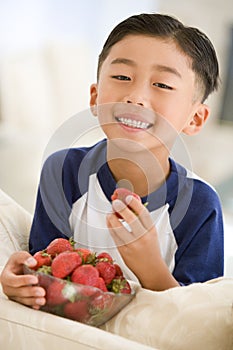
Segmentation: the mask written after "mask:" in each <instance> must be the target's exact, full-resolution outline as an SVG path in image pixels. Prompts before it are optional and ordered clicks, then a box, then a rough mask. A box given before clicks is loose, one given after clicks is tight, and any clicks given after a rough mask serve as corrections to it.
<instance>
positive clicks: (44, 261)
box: [32, 250, 52, 270]
mask: <svg viewBox="0 0 233 350" xmlns="http://www.w3.org/2000/svg"><path fill="white" fill-rule="evenodd" d="M33 258H35V259H36V261H37V265H36V266H34V267H33V268H32V270H37V269H38V268H39V267H41V266H43V265H45V266H50V265H51V262H52V259H51V256H50V255H49V254H48V253H46V252H45V251H44V250H40V251H39V252H36V253H35V254H34V255H33Z"/></svg>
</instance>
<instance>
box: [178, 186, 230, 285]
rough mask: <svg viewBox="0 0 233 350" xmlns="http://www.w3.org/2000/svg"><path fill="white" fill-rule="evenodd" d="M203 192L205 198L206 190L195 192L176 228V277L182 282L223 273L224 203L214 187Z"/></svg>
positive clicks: (202, 279) (211, 277) (209, 277)
mask: <svg viewBox="0 0 233 350" xmlns="http://www.w3.org/2000/svg"><path fill="white" fill-rule="evenodd" d="M205 192H206V193H205ZM204 194H205V196H204V198H203V191H201V193H199V192H196V193H194V195H193V199H192V204H191V206H190V208H189V209H188V211H187V213H186V215H185V218H184V220H183V222H182V223H181V224H180V225H179V227H178V228H177V230H176V235H177V241H178V250H177V252H176V256H175V269H174V271H173V276H174V277H175V278H176V280H177V281H178V282H179V283H180V284H181V285H188V284H190V283H194V282H205V281H207V280H210V279H213V278H217V277H220V276H222V275H223V271H224V238H223V218H222V209H221V204H220V201H219V198H218V196H217V194H216V192H215V191H214V190H212V189H210V188H209V189H208V188H207V187H205V190H204ZM181 232H183V237H182V234H181Z"/></svg>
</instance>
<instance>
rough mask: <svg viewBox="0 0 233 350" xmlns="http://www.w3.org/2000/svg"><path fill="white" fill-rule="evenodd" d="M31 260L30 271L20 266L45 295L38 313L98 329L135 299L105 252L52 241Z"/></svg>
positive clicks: (128, 283)
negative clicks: (33, 277)
mask: <svg viewBox="0 0 233 350" xmlns="http://www.w3.org/2000/svg"><path fill="white" fill-rule="evenodd" d="M34 258H35V259H36V260H37V265H36V266H35V267H34V269H29V268H28V267H27V266H24V273H25V274H35V275H37V276H38V281H39V282H38V284H39V285H40V286H41V287H43V288H44V289H45V291H46V304H45V305H44V306H43V307H41V310H42V311H46V312H49V313H52V314H55V315H58V316H62V317H66V318H69V319H72V320H75V321H79V322H82V323H85V324H89V325H92V326H96V327H98V326H100V325H102V324H104V323H105V322H107V321H108V320H109V319H110V318H112V317H113V316H114V315H116V314H117V313H118V312H119V311H120V310H121V309H122V308H123V307H124V306H126V305H127V304H128V303H129V302H130V301H131V300H132V299H133V297H134V296H135V290H134V288H133V286H132V285H131V284H130V282H129V281H128V280H127V279H126V278H125V277H124V275H123V272H122V270H121V268H120V266H119V265H118V264H117V263H116V262H114V261H113V259H112V257H111V255H110V254H109V253H107V252H104V251H103V252H101V253H98V254H97V253H95V252H93V251H91V250H89V249H86V248H81V247H76V246H75V243H74V242H73V240H72V239H70V240H68V239H64V238H56V239H54V240H53V241H52V242H51V243H50V244H49V245H48V246H47V248H46V249H44V250H43V251H39V252H37V253H35V254H34Z"/></svg>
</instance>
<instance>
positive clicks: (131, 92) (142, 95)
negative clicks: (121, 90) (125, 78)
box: [124, 83, 149, 107]
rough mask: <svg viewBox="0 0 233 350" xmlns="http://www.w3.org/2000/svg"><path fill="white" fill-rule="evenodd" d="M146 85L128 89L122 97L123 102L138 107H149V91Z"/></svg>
mask: <svg viewBox="0 0 233 350" xmlns="http://www.w3.org/2000/svg"><path fill="white" fill-rule="evenodd" d="M145 85H146V84H145V83H144V84H143V83H141V84H137V86H131V87H130V88H128V90H127V93H126V95H125V97H124V102H126V103H132V104H135V105H138V106H143V107H149V105H148V104H149V101H148V96H149V91H148V88H147V86H145Z"/></svg>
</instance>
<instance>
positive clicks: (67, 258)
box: [51, 250, 82, 278]
mask: <svg viewBox="0 0 233 350" xmlns="http://www.w3.org/2000/svg"><path fill="white" fill-rule="evenodd" d="M81 264H82V258H81V256H80V255H79V254H78V253H77V252H75V251H69V250H68V251H65V252H62V253H60V254H58V255H57V256H56V257H55V258H54V259H53V262H52V265H51V269H52V275H53V276H54V277H57V278H65V277H67V276H69V275H70V274H71V273H72V272H73V271H74V269H75V268H76V267H78V266H80V265H81Z"/></svg>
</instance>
